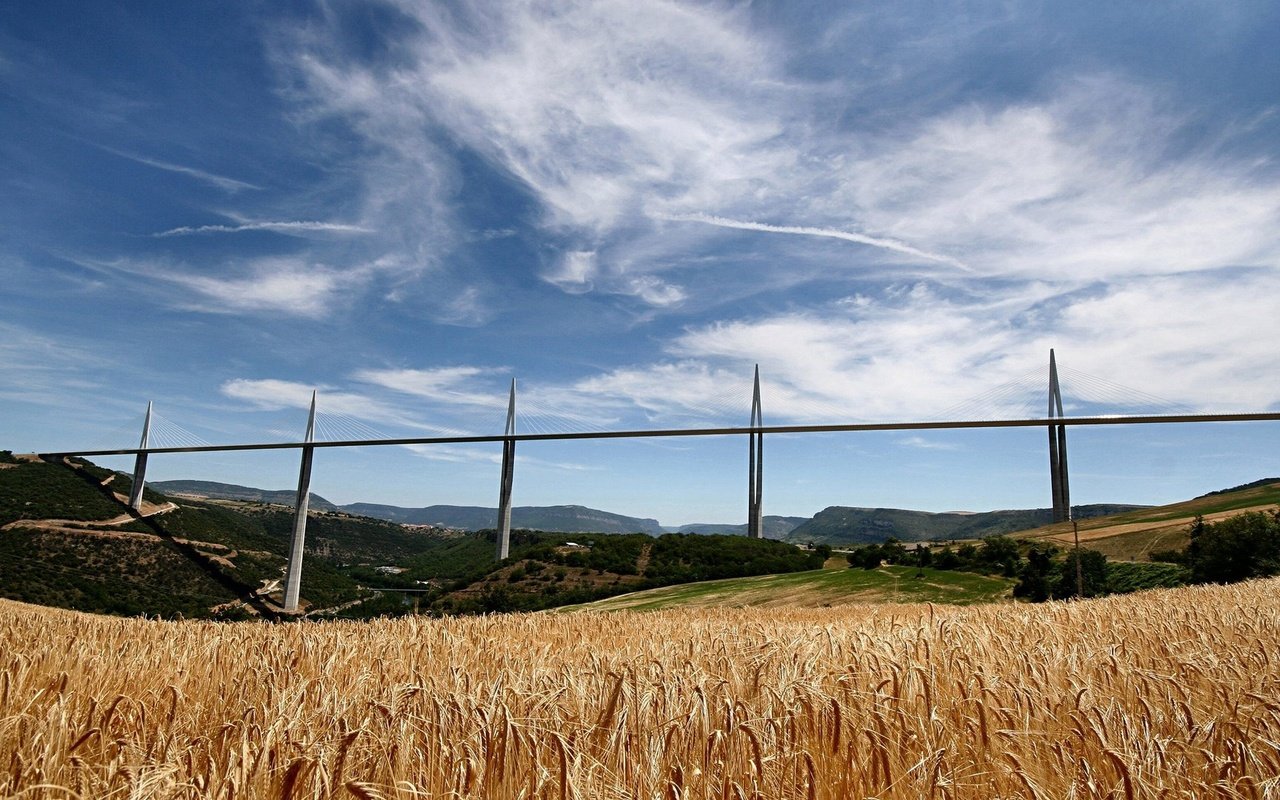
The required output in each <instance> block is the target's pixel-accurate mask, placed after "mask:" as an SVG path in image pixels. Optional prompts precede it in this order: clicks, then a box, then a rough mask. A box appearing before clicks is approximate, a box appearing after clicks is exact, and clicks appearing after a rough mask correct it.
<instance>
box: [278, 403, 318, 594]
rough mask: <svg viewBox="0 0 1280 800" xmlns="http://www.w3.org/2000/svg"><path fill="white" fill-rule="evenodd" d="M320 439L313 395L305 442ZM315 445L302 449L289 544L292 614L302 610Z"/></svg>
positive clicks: (288, 589)
mask: <svg viewBox="0 0 1280 800" xmlns="http://www.w3.org/2000/svg"><path fill="white" fill-rule="evenodd" d="M315 437H316V393H315V392H314V391H313V392H312V393H311V414H310V415H309V416H308V417H307V436H306V438H305V439H304V440H303V441H305V442H308V443H310V442H313V441H315ZM315 450H316V449H315V448H314V447H311V446H307V447H303V448H302V466H301V468H300V469H299V470H298V499H297V502H296V503H295V505H294V514H293V538H292V540H290V542H289V566H288V567H287V568H286V570H285V578H284V610H285V611H286V612H288V613H290V614H293V613H296V612H297V610H298V592H299V591H300V590H301V588H302V552H303V549H304V547H305V545H306V540H307V505H308V504H309V503H310V501H311V457H312V456H313V455H314V454H315Z"/></svg>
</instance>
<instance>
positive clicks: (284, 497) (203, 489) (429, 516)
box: [150, 480, 663, 536]
mask: <svg viewBox="0 0 1280 800" xmlns="http://www.w3.org/2000/svg"><path fill="white" fill-rule="evenodd" d="M150 486H151V488H153V489H155V490H156V491H158V492H163V493H166V494H177V495H182V496H185V497H203V498H208V499H210V500H242V501H245V502H253V503H272V504H277V505H284V506H292V505H293V504H294V501H295V499H296V495H297V493H296V492H294V491H293V490H289V489H280V490H267V489H256V488H253V487H251V486H238V485H236V484H230V483H218V482H216V481H189V480H176V481H155V482H153V483H151V484H150ZM310 507H311V509H313V510H316V511H333V512H343V513H347V514H354V515H356V516H361V517H372V518H374V519H382V520H387V521H388V522H398V523H400V524H402V525H433V526H435V527H439V528H455V529H458V530H464V531H479V530H484V529H486V528H493V527H494V526H495V525H496V524H497V520H498V510H497V509H496V508H485V507H483V506H453V505H433V506H426V507H424V508H405V507H402V506H392V505H383V504H379V503H349V504H347V505H341V506H340V505H335V504H334V503H331V502H329V501H328V500H326V499H324V498H323V497H320V496H319V495H317V494H315V493H314V492H313V493H312V495H311V504H310ZM511 524H512V526H513V527H516V528H527V529H530V530H540V531H558V532H562V533H648V534H652V535H654V536H656V535H658V534H660V533H662V532H663V529H662V526H661V525H659V524H658V521H657V520H656V519H640V518H637V517H628V516H624V515H622V514H611V513H609V512H608V511H600V510H598V509H594V508H586V507H585V506H573V505H566V506H516V507H515V508H513V509H512V510H511Z"/></svg>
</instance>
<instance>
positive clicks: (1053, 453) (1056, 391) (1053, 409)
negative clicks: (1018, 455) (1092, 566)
mask: <svg viewBox="0 0 1280 800" xmlns="http://www.w3.org/2000/svg"><path fill="white" fill-rule="evenodd" d="M1064 416H1066V415H1065V414H1063V413H1062V389H1061V387H1060V386H1059V385H1058V362H1057V360H1056V359H1055V358H1054V355H1053V350H1050V351H1049V415H1048V418H1049V419H1062V417H1064ZM1049 484H1050V487H1051V489H1052V491H1053V521H1054V522H1066V521H1068V520H1070V519H1071V487H1070V484H1069V483H1068V481H1067V426H1066V425H1061V424H1059V425H1053V424H1050V425H1049Z"/></svg>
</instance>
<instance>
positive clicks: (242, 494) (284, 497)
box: [147, 481, 372, 516]
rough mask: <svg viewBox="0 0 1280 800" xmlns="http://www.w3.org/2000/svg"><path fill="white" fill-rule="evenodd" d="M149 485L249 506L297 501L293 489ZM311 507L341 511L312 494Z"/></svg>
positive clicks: (215, 484)
mask: <svg viewBox="0 0 1280 800" xmlns="http://www.w3.org/2000/svg"><path fill="white" fill-rule="evenodd" d="M147 485H148V486H150V487H151V488H152V489H155V490H156V491H157V492H160V493H161V494H169V495H191V496H194V497H206V498H208V499H210V500H243V501H245V502H249V503H272V504H274V505H281V506H291V505H293V504H294V503H295V502H296V501H297V499H298V493H297V491H295V490H293V489H255V488H254V487H252V486H239V485H237V484H234V483H218V482H217V481H152V482H150V483H148V484H147ZM308 507H309V508H311V509H313V510H315V511H337V510H338V507H337V506H336V505H334V504H333V503H330V502H329V501H328V500H326V499H324V498H323V497H321V496H320V495H318V494H316V493H315V492H312V493H311V501H310V502H309V504H308ZM366 516H372V515H371V514H370V515H366Z"/></svg>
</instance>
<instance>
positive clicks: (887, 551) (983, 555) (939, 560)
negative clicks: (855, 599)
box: [848, 536, 1025, 578]
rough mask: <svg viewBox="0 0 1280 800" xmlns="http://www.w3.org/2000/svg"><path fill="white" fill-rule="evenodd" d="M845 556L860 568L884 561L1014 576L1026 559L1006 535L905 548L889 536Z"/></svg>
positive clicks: (850, 563)
mask: <svg viewBox="0 0 1280 800" xmlns="http://www.w3.org/2000/svg"><path fill="white" fill-rule="evenodd" d="M848 559H849V566H851V567H861V568H863V569H875V568H877V567H879V566H880V565H881V564H886V563H887V564H897V565H902V566H908V567H932V568H933V569H949V570H955V571H958V572H978V573H981V574H983V575H1003V576H1005V577H1006V578H1015V577H1017V576H1018V573H1019V572H1020V570H1021V568H1022V566H1023V565H1024V563H1025V560H1024V559H1023V558H1022V555H1021V552H1020V549H1019V546H1018V543H1017V542H1016V541H1014V540H1013V539H1010V538H1009V537H1008V536H988V537H987V538H985V539H983V540H982V543H981V544H976V545H975V544H970V543H966V544H963V545H961V546H960V547H955V548H953V547H951V546H946V547H943V548H941V549H937V550H935V549H933V548H932V547H930V546H929V545H925V544H920V545H916V546H915V547H914V548H911V549H908V548H907V547H906V545H904V544H903V543H902V542H900V541H898V540H897V539H894V538H889V539H887V540H885V541H884V543H882V544H871V545H865V546H863V547H856V548H854V549H853V550H850V551H849V554H848Z"/></svg>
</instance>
